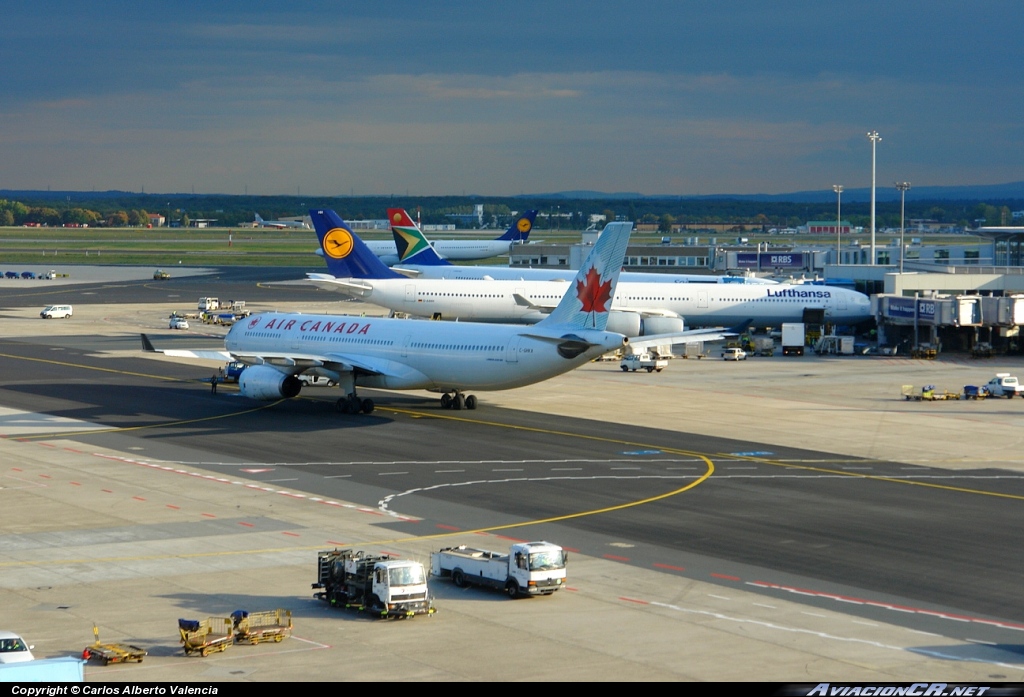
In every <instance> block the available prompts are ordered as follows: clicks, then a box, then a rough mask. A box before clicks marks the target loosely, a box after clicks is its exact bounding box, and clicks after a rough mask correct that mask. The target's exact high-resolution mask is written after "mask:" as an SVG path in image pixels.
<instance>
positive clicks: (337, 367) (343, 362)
mask: <svg viewBox="0 0 1024 697" xmlns="http://www.w3.org/2000/svg"><path fill="white" fill-rule="evenodd" d="M142 350H143V351H146V352H148V353H162V354H164V355H165V356H174V357H177V358H196V359H204V360H215V361H241V362H242V363H245V364H247V365H269V366H273V367H275V368H278V369H281V370H282V371H283V372H286V373H301V372H303V371H305V370H309V369H310V368H324V369H325V370H331V371H334V372H338V373H353V372H360V373H362V374H365V375H384V376H386V377H394V378H405V377H408V376H407V375H406V373H408V372H414V371H412V369H411V368H409V367H407V366H405V365H403V364H401V363H396V362H394V361H389V360H387V359H381V358H375V357H373V356H362V355H359V354H355V353H327V354H322V355H321V354H312V353H298V352H293V353H286V352H275V351H267V352H261V353H231V352H230V351H218V350H216V349H158V348H156V347H154V346H153V342H152V341H150V339H149V337H148V336H146V335H145V334H142Z"/></svg>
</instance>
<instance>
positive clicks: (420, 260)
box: [367, 208, 778, 284]
mask: <svg viewBox="0 0 1024 697" xmlns="http://www.w3.org/2000/svg"><path fill="white" fill-rule="evenodd" d="M531 212H532V211H531ZM388 220H390V221H391V234H392V235H394V237H395V244H396V245H398V248H399V249H405V250H407V251H405V252H404V253H403V254H402V255H401V261H399V262H398V264H389V266H391V268H392V269H394V270H395V271H397V272H398V273H400V274H402V275H403V276H408V277H410V278H449V279H474V280H480V281H482V280H487V279H494V280H502V281H568V280H569V279H570V278H572V276H573V273H574V272H573V271H572V270H561V269H531V268H523V267H519V268H516V267H510V266H456V265H455V264H452V263H451V262H449V261H448V260H447V259H443V258H442V257H441V256H440V255H439V254H438V253H437V252H436V251H435V250H434V247H433V245H432V243H431V242H429V241H428V240H427V238H426V235H424V234H423V231H422V230H420V229H419V228H418V227H417V226H416V223H414V222H413V220H412V218H411V217H409V214H408V213H407V212H406V211H405V210H403V209H401V208H389V209H388ZM609 224H610V225H616V224H617V223H609ZM367 244H369V243H367ZM378 256H380V255H378ZM619 278H620V280H621V281H623V282H629V283H644V282H652V281H653V282H655V283H761V284H775V283H778V281H772V280H769V279H765V278H758V277H756V276H713V275H709V274H675V273H674V274H667V273H642V272H636V271H623V272H622V275H621V276H620V277H619Z"/></svg>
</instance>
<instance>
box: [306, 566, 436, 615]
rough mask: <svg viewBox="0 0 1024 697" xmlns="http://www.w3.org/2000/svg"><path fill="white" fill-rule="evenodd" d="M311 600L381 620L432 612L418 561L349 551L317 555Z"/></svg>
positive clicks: (430, 601)
mask: <svg viewBox="0 0 1024 697" xmlns="http://www.w3.org/2000/svg"><path fill="white" fill-rule="evenodd" d="M316 564H317V582H316V583H314V584H313V588H322V589H323V590H322V591H321V592H319V593H314V594H313V597H315V598H319V599H320V600H326V601H327V602H329V603H330V604H331V605H332V606H334V607H339V606H340V607H346V608H352V609H356V610H365V611H367V612H370V613H373V614H375V615H379V616H381V617H412V616H413V615H430V614H433V613H434V602H433V599H432V598H431V597H430V594H429V592H428V589H427V574H426V572H425V571H424V569H423V564H420V563H419V562H418V561H406V560H399V559H393V558H392V557H390V556H388V555H386V554H367V553H365V552H353V551H352V550H350V549H343V550H338V549H335V550H326V551H323V552H318V553H317V560H316Z"/></svg>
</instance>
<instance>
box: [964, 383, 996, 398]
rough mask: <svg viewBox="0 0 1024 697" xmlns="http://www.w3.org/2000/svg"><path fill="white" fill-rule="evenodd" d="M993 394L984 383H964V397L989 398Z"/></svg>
mask: <svg viewBox="0 0 1024 697" xmlns="http://www.w3.org/2000/svg"><path fill="white" fill-rule="evenodd" d="M991 396H992V394H991V393H990V392H989V391H988V388H987V387H985V386H984V385H964V399H974V400H978V399H988V398H989V397H991Z"/></svg>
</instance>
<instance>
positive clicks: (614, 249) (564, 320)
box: [539, 223, 633, 331]
mask: <svg viewBox="0 0 1024 697" xmlns="http://www.w3.org/2000/svg"><path fill="white" fill-rule="evenodd" d="M632 230H633V223H609V224H608V225H607V226H605V229H604V231H602V232H601V236H600V237H599V238H598V240H597V244H596V245H594V248H593V249H592V250H591V251H590V254H589V255H588V256H587V260H586V261H585V262H583V265H582V266H581V267H580V270H579V272H578V273H577V274H576V280H575V281H573V282H572V283H570V284H569V289H568V290H567V291H566V292H565V295H564V296H562V300H561V301H560V302H559V303H558V307H556V308H555V309H554V311H553V312H552V313H551V314H550V315H548V316H547V317H546V318H545V319H543V320H541V321H540V322H539V325H540V324H545V325H550V324H567V325H570V326H572V327H574V328H577V329H597V330H600V331H604V328H605V327H606V326H608V314H609V313H610V312H611V309H612V302H613V300H614V298H615V287H616V286H617V285H618V282H619V272H620V271H622V262H623V260H624V259H625V257H626V246H627V245H628V244H629V234H630V232H632Z"/></svg>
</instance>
